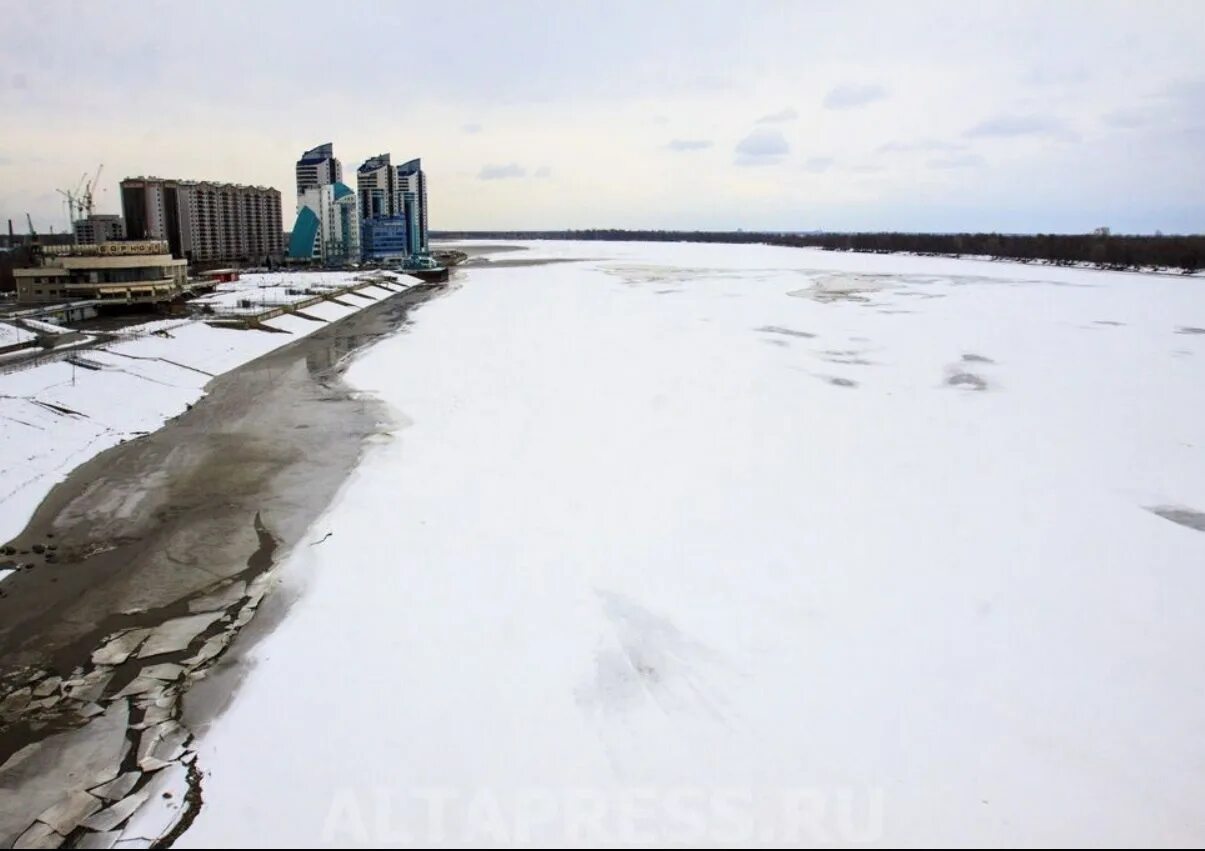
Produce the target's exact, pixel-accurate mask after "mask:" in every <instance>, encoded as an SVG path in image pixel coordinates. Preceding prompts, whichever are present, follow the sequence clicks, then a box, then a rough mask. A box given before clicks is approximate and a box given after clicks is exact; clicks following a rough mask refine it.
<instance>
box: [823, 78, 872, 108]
mask: <svg viewBox="0 0 1205 851" xmlns="http://www.w3.org/2000/svg"><path fill="white" fill-rule="evenodd" d="M886 97H887V90H886V89H884V88H883V87H882V86H880V85H878V84H876V83H871V84H868V85H857V84H852V83H847V84H845V85H842V86H837V87H836V88H835V89H832V90H831V91H830V92H829V93H828V94H827V95H825V97H824V106H825V108H826V109H855V108H856V107H859V106H866V105H867V104H871V103H874V102H875V101H877V100H883V99H884V98H886Z"/></svg>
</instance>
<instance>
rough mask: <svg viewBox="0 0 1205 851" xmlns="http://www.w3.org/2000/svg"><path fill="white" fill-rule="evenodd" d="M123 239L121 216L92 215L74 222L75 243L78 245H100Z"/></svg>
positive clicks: (123, 228)
mask: <svg viewBox="0 0 1205 851" xmlns="http://www.w3.org/2000/svg"><path fill="white" fill-rule="evenodd" d="M125 237H126V223H125V221H123V220H122V218H121V216H114V215H111V214H108V213H94V214H93V215H91V216H88V217H87V218H85V219H77V220H76V222H75V241H76V242H77V243H78V244H80V245H100V244H101V243H102V242H112V241H113V240H118V239H125Z"/></svg>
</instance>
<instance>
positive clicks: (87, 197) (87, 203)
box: [80, 163, 105, 218]
mask: <svg viewBox="0 0 1205 851" xmlns="http://www.w3.org/2000/svg"><path fill="white" fill-rule="evenodd" d="M104 168H105V164H104V163H101V164H100V165H98V166H97V167H96V174H95V175H93V177H92V180H91V181H89V182H88V186H87V188H86V189H84V194H83V197H82V199H81V200H80V211H81V212H82V213H83V214H84V218H88V217H90V216H91V215H92V201H93V193H94V192H95V190H96V186H97V184H98V183H99V182H100V173H101V172H102V171H103V170H104ZM87 176H88V173H87V172H84V177H87Z"/></svg>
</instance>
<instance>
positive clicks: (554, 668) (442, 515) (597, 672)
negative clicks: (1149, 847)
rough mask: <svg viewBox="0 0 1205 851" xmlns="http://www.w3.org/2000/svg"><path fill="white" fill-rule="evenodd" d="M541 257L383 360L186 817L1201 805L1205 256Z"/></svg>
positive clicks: (690, 828)
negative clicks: (1115, 259)
mask: <svg viewBox="0 0 1205 851" xmlns="http://www.w3.org/2000/svg"><path fill="white" fill-rule="evenodd" d="M531 249H532V254H533V255H538V256H541V257H550V258H556V257H562V258H571V257H574V256H577V257H584V258H590V259H589V260H586V261H583V262H581V263H573V264H559V265H547V266H539V267H528V268H505V267H500V268H494V269H490V268H488V267H486V268H474V269H473V270H472V271H471V272H468V273H467V279H466V280H465V281H464V283H463V284H462V286H461V287H460V288H459V289H458V290H456V291H454V292H452V293H450V294H449V295H448V297H446V298H444V299H441V300H440V301H438V302H437V303H433V304H431V305H430V306H429V307H428V308H427V309H425V311H424V313H423V316H422V319H421V321H419V322H418V323H416V324H415V325H414V327H413V328H412V329H411V332H410V333H408V334H406V335H401V336H397V337H394V338H392V339H389V340H386V341H384V342H382V343H381V344H379V345H378V346H376V347H375V348H373V349H372V350H371V351H369V352H368V353H367V354H366V355H365V356H364V357H362V358H361V359H359V360H358V361H356V362H355V363H354V364H353V366H352V368H351V369H350V371H349V373H348V375H347V378H348V380H349V381H350V382H351V383H352V384H353V385H356V386H358V387H359V388H361V389H362V390H363V391H365V392H371V393H375V394H377V395H378V396H379V397H380V398H381V399H382V400H383V401H384V402H385V403H387V404H388V405H389V406H390V407H391V408H392V409H393V410H394V411H395V417H396V419H397V420H398V422H399V423H404V424H408V425H407V427H405V428H404V429H400V430H398V431H396V433H395V436H394V437H393V439H389V440H383V441H380V442H377V443H376V444H374V445H373V446H372V447H371V449H370V450H369V451H368V453H367V454H366V455H365V457H364V459H363V461H362V463H361V465H360V467H359V468H358V470H357V471H356V473H355V474H354V475H353V477H352V479H351V481H350V482H349V483H348V484H347V486H346V487H344V488H343V490H342V491H341V492H340V495H339V497H338V499H337V500H336V501H335V503H334V504H333V505H331V507H330V508H329V510H328V511H327V512H326V514H325V515H324V516H323V517H322V518H321V519H320V520H319V521H318V522H317V523H315V524H314V526H313V528H312V530H311V535H310V537H311V540H313V541H321V544H320V545H315V546H310V547H304V548H298V549H297V550H295V551H294V552H293V553H292V555H291V556H290V557H289V558H288V559H287V560H286V562H285V563H284V564H283V565H282V567H281V568H280V573H281V576H282V577H283V582H284V583H285V587H286V589H288V591H289V593H290V594H291V595H295V596H296V603H295V604H294V605H293V606H292V607H291V609H290V610H289V612H288V613H287V615H286V616H285V617H284V618H283V619H282V621H281V622H280V624H279V625H278V626H277V627H276V628H275V630H274V631H273V632H272V633H271V634H269V635H268V636H266V637H265V638H264V639H263V640H262V641H260V642H259V643H258V644H257V645H256V646H255V647H253V648H251V649H250V650H249V651H248V657H247V659H246V661H245V667H246V670H247V672H248V673H247V676H246V679H245V682H243V684H242V685H241V687H240V688H239V690H238V692H237V694H236V695H235V697H234V700H233V703H232V705H231V706H230V708H229V709H228V710H227V711H226V712H225V713H224V714H223V715H221V716H220V717H219V718H217V720H216V721H214V722H213V724H212V726H211V727H210V729H209V730H208V731H206V732H205V733H204V734H203V735H202V736H201V737H200V743H199V746H198V765H200V766H201V767H202V770H203V772H204V800H205V805H204V808H203V809H202V811H201V813H200V816H199V817H198V818H197V820H196V822H195V823H194V824H193V826H192V827H191V829H190V830H189V831H188V832H186V833H185V834H184V835H183V836H182V837H181V838H180V841H179V842H178V843H177V844H178V845H179V846H180V847H208V846H211V845H232V844H248V845H250V846H252V847H271V846H279V845H308V844H313V843H317V844H319V845H323V846H354V845H361V844H363V845H369V846H386V845H393V844H397V843H399V842H413V843H422V844H426V843H430V844H435V845H444V846H454V845H456V844H458V843H461V842H468V843H473V844H485V845H505V844H511V843H532V842H535V843H557V842H564V841H568V842H576V843H584V844H590V845H597V844H603V843H610V842H616V843H619V844H622V845H636V844H639V843H641V842H650V843H653V844H658V845H666V844H682V843H687V842H701V843H704V844H717V843H725V842H756V843H759V844H771V845H795V844H797V843H800V842H802V843H809V844H829V843H832V844H839V845H844V844H894V843H902V844H908V845H918V844H923V843H935V844H938V845H955V844H963V843H971V844H977V845H984V844H1023V845H1028V844H1039V843H1055V844H1074V843H1090V844H1121V843H1130V842H1134V843H1142V844H1155V845H1177V844H1187V843H1197V842H1200V841H1202V840H1203V839H1205V833H1203V832H1202V829H1201V824H1200V819H1199V818H1198V812H1199V802H1198V799H1199V797H1200V792H1201V790H1202V789H1203V788H1205V771H1203V770H1202V767H1201V766H1202V765H1205V735H1203V734H1202V732H1201V726H1200V723H1199V719H1200V718H1201V717H1202V715H1205V674H1203V673H1202V668H1201V666H1200V664H1199V660H1198V659H1197V658H1196V652H1197V649H1198V648H1199V647H1201V646H1202V642H1205V626H1203V622H1202V619H1201V618H1200V615H1199V608H1200V606H1199V600H1200V599H1201V598H1202V596H1203V595H1205V572H1203V571H1202V570H1201V566H1202V564H1205V534H1203V529H1205V514H1202V512H1203V511H1205V452H1203V451H1202V450H1203V448H1205V430H1203V429H1205V427H1203V425H1202V424H1203V423H1205V391H1203V390H1202V388H1203V387H1205V330H1203V329H1205V285H1203V284H1202V282H1201V281H1199V280H1194V279H1174V278H1168V277H1165V276H1142V275H1135V274H1114V273H1108V272H1095V271H1083V270H1073V269H1059V268H1034V267H1018V266H1011V265H1006V264H995V263H985V262H976V261H967V260H952V259H945V258H929V257H905V256H877V255H850V254H835V253H829V252H820V251H809V250H806V249H793V248H771V247H762V246H742V247H734V246H710V245H677V244H657V245H652V244H627V243H606V244H604V243H589V244H571V243H537V244H533V245H532V246H531ZM328 535H329V537H327V536H328Z"/></svg>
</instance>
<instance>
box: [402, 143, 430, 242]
mask: <svg viewBox="0 0 1205 851" xmlns="http://www.w3.org/2000/svg"><path fill="white" fill-rule="evenodd" d="M395 206H396V209H397V215H400V216H401V217H402V218H404V219H405V220H406V231H407V234H408V237H409V253H410V254H424V253H426V251H427V176H426V175H425V174H424V173H423V163H422V160H421V159H413V160H410V162H408V163H404V164H402V165H399V166H398V167H397V201H396V203H395Z"/></svg>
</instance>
